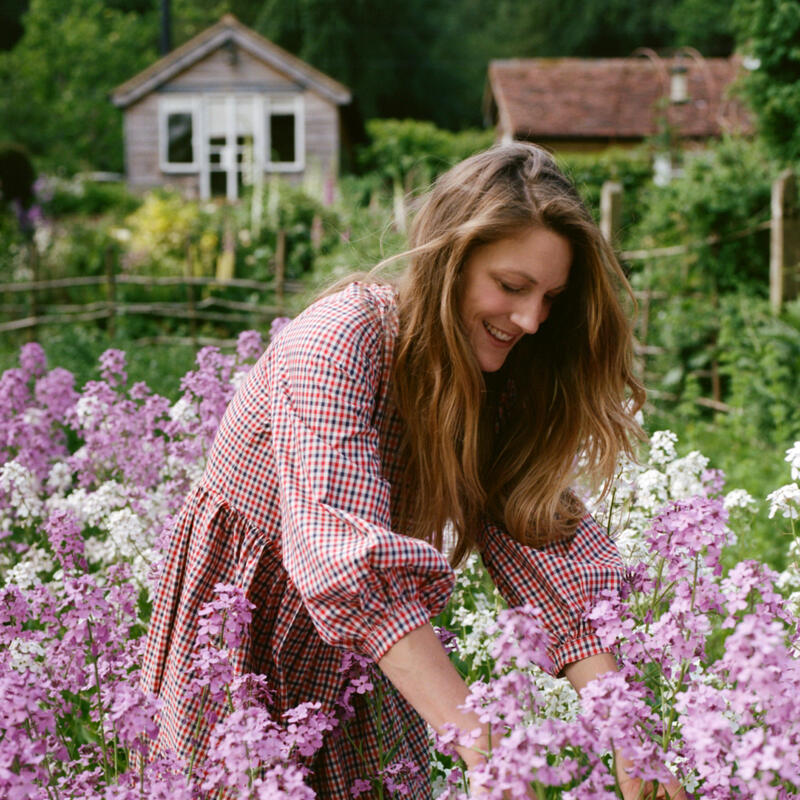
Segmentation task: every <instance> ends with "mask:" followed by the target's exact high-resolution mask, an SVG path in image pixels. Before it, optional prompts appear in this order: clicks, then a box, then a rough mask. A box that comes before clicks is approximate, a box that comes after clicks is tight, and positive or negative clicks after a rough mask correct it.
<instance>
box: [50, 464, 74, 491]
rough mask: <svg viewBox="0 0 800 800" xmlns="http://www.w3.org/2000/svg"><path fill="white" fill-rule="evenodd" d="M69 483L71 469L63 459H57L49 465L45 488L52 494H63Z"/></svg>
mask: <svg viewBox="0 0 800 800" xmlns="http://www.w3.org/2000/svg"><path fill="white" fill-rule="evenodd" d="M71 485H72V470H71V469H70V468H69V466H68V465H67V464H65V463H64V462H63V461H57V462H56V463H55V464H53V466H52V467H50V473H49V474H48V476H47V488H48V489H49V490H50V491H51V492H53V493H54V494H63V493H64V492H65V491H66V490H67V489H69V487H70V486H71Z"/></svg>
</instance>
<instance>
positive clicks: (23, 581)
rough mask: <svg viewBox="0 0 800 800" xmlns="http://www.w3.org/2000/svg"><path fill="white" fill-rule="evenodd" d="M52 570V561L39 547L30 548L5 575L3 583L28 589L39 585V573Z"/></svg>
mask: <svg viewBox="0 0 800 800" xmlns="http://www.w3.org/2000/svg"><path fill="white" fill-rule="evenodd" d="M51 569H53V560H52V559H51V558H50V556H49V555H48V554H47V552H46V551H45V550H43V549H42V548H41V547H36V546H34V547H31V548H30V549H28V550H27V551H26V552H25V554H24V555H23V556H22V558H21V559H20V560H19V561H18V562H17V563H16V564H15V565H14V566H13V567H12V568H11V569H10V570H9V571H8V572H7V573H6V575H5V583H6V584H11V583H13V584H15V585H16V586H19V588H20V589H30V588H31V587H32V586H34V585H38V584H40V583H41V580H40V579H39V573H40V572H49V571H50V570H51Z"/></svg>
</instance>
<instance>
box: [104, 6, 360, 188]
mask: <svg viewBox="0 0 800 800" xmlns="http://www.w3.org/2000/svg"><path fill="white" fill-rule="evenodd" d="M112 101H113V102H114V103H115V104H116V105H117V106H118V107H120V108H122V109H123V110H124V117H125V163H126V173H127V179H128V181H129V183H130V185H131V186H134V187H137V188H150V187H154V186H159V185H163V184H165V183H169V184H171V185H173V186H176V187H180V188H181V190H182V191H184V192H185V193H186V194H189V195H193V196H201V197H209V196H214V195H224V196H226V197H227V198H228V199H229V200H233V199H236V198H237V197H238V196H240V193H241V191H243V189H244V187H245V186H246V185H248V184H249V182H258V181H261V180H262V179H263V176H264V175H266V174H282V175H284V176H285V177H286V178H287V179H288V180H291V181H293V182H297V181H305V182H308V181H313V182H315V183H316V184H319V185H321V186H325V187H330V186H332V185H333V182H334V181H335V176H336V174H337V172H338V160H339V147H340V114H339V106H340V105H342V104H344V103H348V102H349V101H350V91H349V89H347V87H345V86H343V85H342V84H340V83H338V82H337V81H335V80H333V79H332V78H329V77H328V76H327V75H324V74H323V73H321V72H319V71H318V70H315V69H314V68H313V67H311V66H310V65H308V64H305V63H304V62H303V61H301V60H300V59H298V58H296V57H295V56H293V55H291V54H290V53H287V52H286V51H285V50H282V49H281V48H279V47H277V46H276V45H274V44H272V43H271V42H269V41H267V40H266V39H264V38H263V37H261V36H259V35H258V34H257V33H255V32H254V31H251V30H250V29H249V28H246V27H245V26H243V25H242V24H241V23H239V22H238V20H236V19H235V18H234V17H232V16H231V15H227V16H225V17H223V18H222V20H220V22H219V23H217V24H216V25H214V26H212V27H211V28H208V29H207V30H205V31H203V32H202V33H200V34H198V35H197V36H195V37H194V38H193V39H192V40H190V41H189V42H186V43H185V44H184V45H182V46H181V47H179V48H177V49H176V50H174V51H172V52H171V53H169V54H168V55H166V56H164V57H163V58H161V59H159V60H158V61H157V62H155V63H154V64H152V65H151V66H150V67H148V68H147V69H145V70H143V71H142V72H140V73H139V74H138V75H136V76H134V77H133V78H131V79H130V80H129V81H127V82H126V83H124V84H122V85H121V86H119V87H118V88H117V89H116V90H115V91H114V93H113V95H112ZM330 191H332V190H330ZM330 191H328V194H330Z"/></svg>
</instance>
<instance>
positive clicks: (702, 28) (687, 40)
mask: <svg viewBox="0 0 800 800" xmlns="http://www.w3.org/2000/svg"><path fill="white" fill-rule="evenodd" d="M730 10H731V4H730V0H681V2H679V3H675V4H674V5H673V7H672V9H671V10H670V12H669V14H668V19H669V24H670V26H671V27H672V29H673V31H674V42H673V43H674V44H675V45H679V46H684V47H694V48H695V49H697V50H699V51H700V53H702V54H703V55H704V56H706V57H712V56H728V55H730V54H731V53H732V52H733V49H734V45H735V37H734V31H733V24H732V22H731V13H730Z"/></svg>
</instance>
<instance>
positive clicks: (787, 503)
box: [767, 483, 800, 519]
mask: <svg viewBox="0 0 800 800" xmlns="http://www.w3.org/2000/svg"><path fill="white" fill-rule="evenodd" d="M767 501H768V502H769V518H770V519H772V518H773V517H774V516H775V514H777V513H778V512H780V513H781V515H782V516H784V517H786V519H798V518H800V486H798V485H797V484H796V483H787V484H786V486H781V488H780V489H776V490H775V491H774V492H770V493H769V494H768V495H767Z"/></svg>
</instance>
